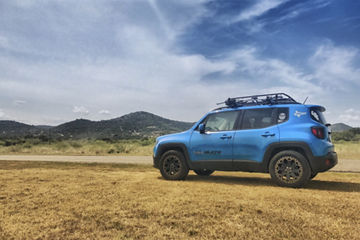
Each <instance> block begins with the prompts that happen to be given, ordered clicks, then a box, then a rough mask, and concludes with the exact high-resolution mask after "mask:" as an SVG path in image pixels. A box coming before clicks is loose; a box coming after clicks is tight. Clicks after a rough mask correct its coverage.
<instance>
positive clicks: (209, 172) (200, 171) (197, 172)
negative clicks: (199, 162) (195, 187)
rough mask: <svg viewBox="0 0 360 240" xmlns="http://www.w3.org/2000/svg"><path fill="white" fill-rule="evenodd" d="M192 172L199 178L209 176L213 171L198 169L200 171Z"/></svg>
mask: <svg viewBox="0 0 360 240" xmlns="http://www.w3.org/2000/svg"><path fill="white" fill-rule="evenodd" d="M194 172H195V173H196V174H197V175H199V176H210V175H211V174H212V173H213V172H214V170H209V169H200V170H194Z"/></svg>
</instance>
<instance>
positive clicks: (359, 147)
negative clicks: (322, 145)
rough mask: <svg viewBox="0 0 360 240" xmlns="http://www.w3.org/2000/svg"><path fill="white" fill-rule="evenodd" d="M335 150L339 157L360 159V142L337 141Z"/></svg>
mask: <svg viewBox="0 0 360 240" xmlns="http://www.w3.org/2000/svg"><path fill="white" fill-rule="evenodd" d="M335 151H336V152H337V153H338V156H339V159H354V160H360V142H344V141H342V142H336V143H335Z"/></svg>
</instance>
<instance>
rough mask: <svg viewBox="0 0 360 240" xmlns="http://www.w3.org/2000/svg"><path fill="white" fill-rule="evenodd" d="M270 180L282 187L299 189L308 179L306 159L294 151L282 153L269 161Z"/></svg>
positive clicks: (308, 168)
mask: <svg viewBox="0 0 360 240" xmlns="http://www.w3.org/2000/svg"><path fill="white" fill-rule="evenodd" d="M269 172H270V175H271V178H272V180H273V181H274V182H275V183H276V184H278V185H280V186H284V187H301V186H304V185H305V184H306V183H307V182H308V181H309V179H310V176H311V169H310V166H309V163H308V162H307V160H306V158H305V157H304V156H303V155H302V154H301V153H298V152H296V151H290V150H289V151H282V152H279V153H278V154H276V155H275V156H274V157H273V158H272V159H271V161H270V165H269Z"/></svg>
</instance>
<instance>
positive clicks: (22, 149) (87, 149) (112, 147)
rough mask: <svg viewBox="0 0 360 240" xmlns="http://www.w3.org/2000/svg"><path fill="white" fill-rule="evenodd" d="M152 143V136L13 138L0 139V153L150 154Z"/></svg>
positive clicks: (153, 141)
mask: <svg viewBox="0 0 360 240" xmlns="http://www.w3.org/2000/svg"><path fill="white" fill-rule="evenodd" d="M154 143H155V139H154V138H142V139H129V140H112V139H102V140H92V139H83V140H50V139H46V138H13V139H6V140H5V139H1V140H0V154H58V155H115V154H117V155H151V154H152V148H153V146H154Z"/></svg>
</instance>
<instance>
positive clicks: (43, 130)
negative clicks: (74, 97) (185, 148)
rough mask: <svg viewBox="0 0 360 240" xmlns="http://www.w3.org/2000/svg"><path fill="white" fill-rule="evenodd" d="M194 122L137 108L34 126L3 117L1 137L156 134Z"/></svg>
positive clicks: (91, 136)
mask: <svg viewBox="0 0 360 240" xmlns="http://www.w3.org/2000/svg"><path fill="white" fill-rule="evenodd" d="M192 125H193V123H189V122H181V121H174V120H170V119H166V118H162V117H160V116H157V115H155V114H152V113H148V112H142V111H141V112H134V113H130V114H127V115H124V116H122V117H119V118H114V119H110V120H103V121H90V120H87V119H77V120H74V121H71V122H67V123H64V124H61V125H59V126H56V127H51V126H33V125H27V124H23V123H18V122H15V121H0V137H3V138H6V137H24V136H40V135H44V136H50V137H54V138H74V139H81V138H96V139H103V138H119V139H120V138H121V139H124V138H134V137H156V136H159V135H163V134H168V133H173V132H179V131H184V130H187V129H189V128H190V127H191V126H192Z"/></svg>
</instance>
